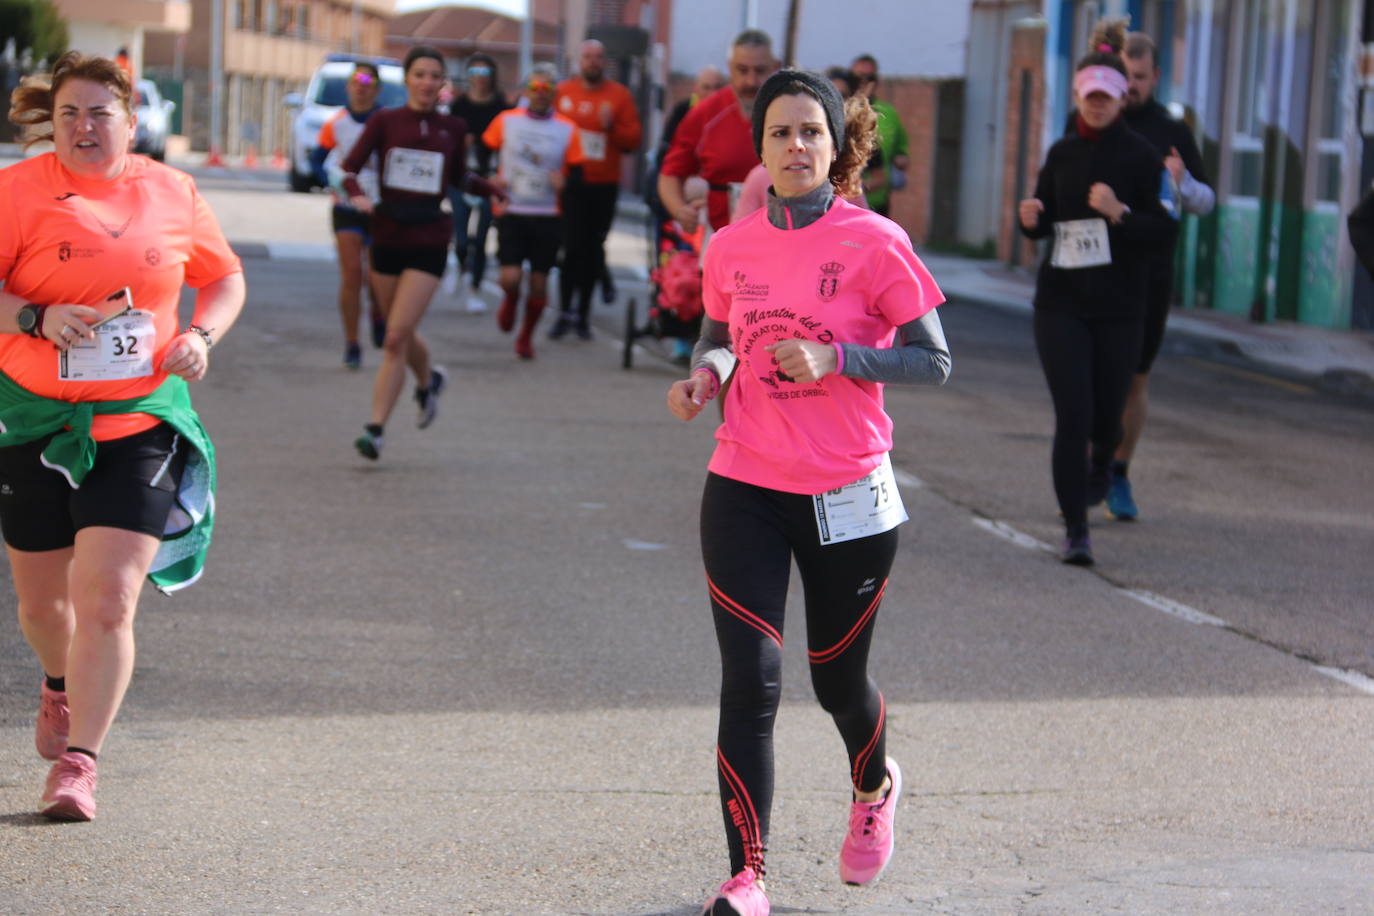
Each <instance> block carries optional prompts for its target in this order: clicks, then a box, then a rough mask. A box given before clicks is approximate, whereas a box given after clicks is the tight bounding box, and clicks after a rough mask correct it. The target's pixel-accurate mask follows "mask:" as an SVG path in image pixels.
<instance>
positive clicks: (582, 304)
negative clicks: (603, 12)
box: [550, 40, 643, 340]
mask: <svg viewBox="0 0 1374 916" xmlns="http://www.w3.org/2000/svg"><path fill="white" fill-rule="evenodd" d="M579 68H580V72H579V74H578V75H577V76H574V77H570V78H569V79H566V80H563V82H561V83H559V84H558V98H557V101H556V103H555V105H556V108H557V110H558V113H559V114H561V115H563V116H564V117H566V118H568V119H569V120H571V121H572V122H573V123H574V124H576V125H577V128H578V139H579V141H580V142H581V148H582V156H583V160H584V161H583V163H582V165H581V166H580V167H574V168H573V170H572V172H571V174H569V176H568V184H567V186H566V187H565V188H564V189H563V269H562V271H561V272H560V274H559V284H558V287H559V298H560V300H561V305H562V309H563V312H562V314H561V315H560V316H559V318H558V321H557V322H556V323H555V324H554V327H553V331H552V332H551V334H550V336H551V337H554V338H558V337H562V336H563V335H564V334H566V333H567V332H568V331H569V330H572V329H573V328H576V329H577V336H579V337H581V338H582V339H583V340H587V339H589V338H590V337H591V328H590V326H589V325H588V317H589V316H590V314H591V307H592V306H591V304H592V289H593V288H594V287H595V286H596V282H597V280H598V279H602V282H603V283H604V284H606V289H607V290H613V289H614V287H613V285H612V284H611V282H610V274H609V271H607V269H606V236H607V235H609V234H610V231H611V222H612V220H614V219H615V200H616V196H617V194H618V193H619V190H620V160H621V157H622V156H623V155H624V154H625V153H629V152H633V151H634V150H636V149H638V148H639V144H640V142H641V141H642V140H643V129H642V128H641V127H640V123H639V113H638V112H637V111H636V110H635V103H634V99H633V98H632V97H631V96H630V90H628V89H626V88H625V87H624V86H622V85H621V84H620V83H617V82H616V81H615V80H612V79H607V78H606V48H605V46H603V45H602V44H601V42H599V41H595V40H591V41H584V42H583V43H582V54H581V58H580V60H579ZM612 296H613V294H612Z"/></svg>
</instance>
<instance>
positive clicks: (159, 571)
mask: <svg viewBox="0 0 1374 916" xmlns="http://www.w3.org/2000/svg"><path fill="white" fill-rule="evenodd" d="M98 413H99V414H127V413H142V414H148V415H150V416H154V417H157V418H158V419H159V420H162V421H163V422H165V423H167V424H168V425H169V426H171V427H172V428H173V429H175V430H176V431H177V433H178V434H180V436H181V437H182V439H184V440H185V441H186V442H187V443H189V444H190V445H191V447H192V451H191V453H190V455H188V456H187V460H186V470H185V471H184V472H183V473H182V476H181V485H180V487H179V488H178V490H177V496H176V504H175V505H174V506H173V508H172V512H171V514H170V516H169V517H168V519H167V526H166V529H165V530H164V532H163V535H162V544H161V545H160V546H159V548H158V552H157V556H156V557H154V558H153V565H152V567H151V568H150V569H149V570H148V579H149V581H151V582H152V583H153V585H155V586H157V588H158V590H159V591H161V592H163V593H164V594H171V593H172V592H175V591H177V590H178V589H181V588H185V587H186V586H188V585H190V584H192V583H193V582H195V581H196V580H197V579H199V578H200V575H201V572H202V571H203V570H204V568H205V554H206V552H207V551H208V550H209V548H210V534H211V531H212V530H213V529H214V524H215V521H214V519H215V447H214V444H213V443H211V441H210V437H209V435H208V434H206V432H205V427H204V426H202V425H201V422H200V417H199V416H197V415H196V412H195V410H194V409H193V408H192V407H191V395H190V392H189V391H187V388H186V382H185V381H184V380H183V379H181V378H179V377H178V376H175V375H170V376H168V377H167V380H166V381H164V382H163V383H162V384H161V385H159V386H158V387H157V389H156V390H154V391H152V392H151V393H149V394H146V395H143V396H142V397H137V398H126V399H125V400H122V401H80V402H77V403H72V402H70V401H58V400H54V399H52V398H45V397H41V396H40V395H36V394H34V393H33V392H31V391H28V390H26V389H25V388H23V387H22V386H20V385H19V384H17V383H16V382H15V381H14V380H13V379H11V378H10V377H9V376H8V375H6V374H5V373H4V372H3V371H0V448H4V447H6V446H10V445H23V444H24V443H26V442H33V441H34V440H36V439H41V438H43V437H44V436H46V435H48V434H50V433H56V435H54V436H53V437H52V441H51V442H49V443H48V445H47V447H46V448H44V449H43V454H42V456H41V460H42V462H43V464H44V465H45V466H46V467H49V468H51V469H52V470H53V471H54V472H56V473H60V474H61V475H62V476H64V477H65V478H66V479H67V483H69V484H70V485H71V486H72V488H73V489H76V488H78V487H80V486H81V482H82V481H83V480H85V478H86V474H87V473H88V472H89V471H90V469H91V467H92V466H93V465H94V464H95V456H96V442H95V440H94V439H93V438H91V421H92V419H93V418H94V416H95V415H96V414H98Z"/></svg>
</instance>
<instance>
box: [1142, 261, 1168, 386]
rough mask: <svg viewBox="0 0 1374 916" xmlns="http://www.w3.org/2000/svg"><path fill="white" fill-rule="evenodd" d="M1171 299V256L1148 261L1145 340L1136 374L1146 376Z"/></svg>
mask: <svg viewBox="0 0 1374 916" xmlns="http://www.w3.org/2000/svg"><path fill="white" fill-rule="evenodd" d="M1173 301H1174V259H1173V257H1172V256H1170V257H1168V258H1153V259H1151V260H1150V278H1149V281H1148V285H1147V286H1146V288H1145V341H1144V344H1143V345H1142V346H1141V349H1140V362H1139V363H1138V364H1137V365H1136V369H1135V371H1136V374H1137V375H1147V374H1149V372H1150V368H1151V367H1152V366H1153V365H1154V364H1155V357H1156V356H1158V355H1159V348H1160V347H1161V346H1162V345H1163V344H1164V328H1165V327H1166V326H1167V325H1168V324H1169V306H1170V305H1171V304H1172V303H1173Z"/></svg>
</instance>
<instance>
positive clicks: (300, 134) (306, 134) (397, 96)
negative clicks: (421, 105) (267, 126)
mask: <svg viewBox="0 0 1374 916" xmlns="http://www.w3.org/2000/svg"><path fill="white" fill-rule="evenodd" d="M359 60H368V61H371V62H372V63H374V64H376V65H377V69H378V71H379V72H380V73H381V77H382V91H381V94H380V95H379V96H378V98H377V103H378V104H379V105H381V106H382V107H383V108H394V107H396V106H398V105H404V104H405V102H406V89H405V74H404V72H403V71H402V70H401V65H400V62H399V61H397V60H394V59H392V58H379V57H362V56H357V55H353V54H331V55H329V56H328V57H327V58H325V62H324V63H323V64H321V65H320V67H319V69H318V70H316V71H315V75H314V76H312V77H311V78H310V84H309V85H308V86H307V87H306V90H305V93H304V94H301V93H299V92H291V93H288V94H287V95H286V98H285V99H283V101H284V102H285V103H286V107H288V108H292V109H296V115H295V117H294V118H292V119H291V137H290V140H289V147H290V149H289V152H288V157H287V158H288V160H289V165H288V166H287V170H286V177H287V182H288V183H289V184H290V185H291V190H293V191H302V192H306V191H309V190H310V189H311V188H313V187H317V186H318V185H319V182H317V181H316V180H315V174H314V172H313V171H311V169H310V152H311V151H312V150H313V149H314V148H315V145H316V141H318V140H319V137H320V128H321V127H323V126H324V122H326V121H328V120H329V119H330V117H331V116H333V114H334V112H336V111H338V110H339V109H340V108H342V107H344V106H345V105H347V104H348V91H347V88H346V83H347V82H348V78H349V77H350V76H351V75H352V74H353V64H354V63H355V62H357V61H359Z"/></svg>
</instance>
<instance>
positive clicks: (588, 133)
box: [577, 130, 606, 162]
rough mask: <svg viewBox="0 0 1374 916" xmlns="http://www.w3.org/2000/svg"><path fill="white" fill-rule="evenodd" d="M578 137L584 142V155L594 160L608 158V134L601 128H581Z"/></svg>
mask: <svg viewBox="0 0 1374 916" xmlns="http://www.w3.org/2000/svg"><path fill="white" fill-rule="evenodd" d="M577 135H578V136H577V139H578V141H579V142H580V143H581V144H582V157H583V158H584V159H590V160H591V161H593V162H600V161H601V160H603V159H605V158H606V134H605V133H604V132H603V131H599V130H579V131H578V132H577Z"/></svg>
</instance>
